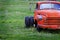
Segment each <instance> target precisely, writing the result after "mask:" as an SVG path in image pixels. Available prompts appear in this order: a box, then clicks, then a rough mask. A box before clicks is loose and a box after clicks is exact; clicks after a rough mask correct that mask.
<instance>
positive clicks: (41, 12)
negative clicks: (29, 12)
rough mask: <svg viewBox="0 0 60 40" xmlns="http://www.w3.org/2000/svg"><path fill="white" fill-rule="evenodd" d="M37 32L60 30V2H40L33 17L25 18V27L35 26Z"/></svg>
mask: <svg viewBox="0 0 60 40" xmlns="http://www.w3.org/2000/svg"><path fill="white" fill-rule="evenodd" d="M34 25H35V27H36V28H37V31H39V32H40V31H41V30H42V29H53V30H57V29H60V2H58V1H40V2H37V3H36V9H35V10H34V16H33V17H25V26H26V27H30V26H34Z"/></svg>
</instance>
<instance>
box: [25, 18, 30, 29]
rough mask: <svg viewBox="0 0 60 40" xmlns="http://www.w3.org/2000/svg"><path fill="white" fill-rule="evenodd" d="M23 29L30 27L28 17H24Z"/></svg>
mask: <svg viewBox="0 0 60 40" xmlns="http://www.w3.org/2000/svg"><path fill="white" fill-rule="evenodd" d="M25 27H26V28H29V27H30V18H29V17H25Z"/></svg>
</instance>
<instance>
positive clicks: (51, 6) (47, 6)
mask: <svg viewBox="0 0 60 40" xmlns="http://www.w3.org/2000/svg"><path fill="white" fill-rule="evenodd" d="M40 9H56V10H60V4H41V5H40Z"/></svg>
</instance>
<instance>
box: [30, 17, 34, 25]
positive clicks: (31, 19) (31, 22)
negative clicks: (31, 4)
mask: <svg viewBox="0 0 60 40" xmlns="http://www.w3.org/2000/svg"><path fill="white" fill-rule="evenodd" d="M30 26H34V18H33V17H30Z"/></svg>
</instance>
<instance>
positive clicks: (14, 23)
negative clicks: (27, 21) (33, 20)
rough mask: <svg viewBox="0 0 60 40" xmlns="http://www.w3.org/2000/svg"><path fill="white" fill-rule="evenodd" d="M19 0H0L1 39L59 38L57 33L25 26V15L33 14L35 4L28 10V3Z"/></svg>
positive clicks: (57, 39) (38, 39) (42, 39)
mask: <svg viewBox="0 0 60 40" xmlns="http://www.w3.org/2000/svg"><path fill="white" fill-rule="evenodd" d="M30 2H31V1H28V2H22V1H20V0H10V1H9V0H7V1H0V3H1V6H0V39H1V40H60V34H59V33H49V32H43V31H42V32H40V33H39V32H37V30H36V28H29V29H27V28H25V27H24V18H25V16H33V10H34V8H35V4H33V6H32V10H31V11H30V10H29V3H30Z"/></svg>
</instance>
